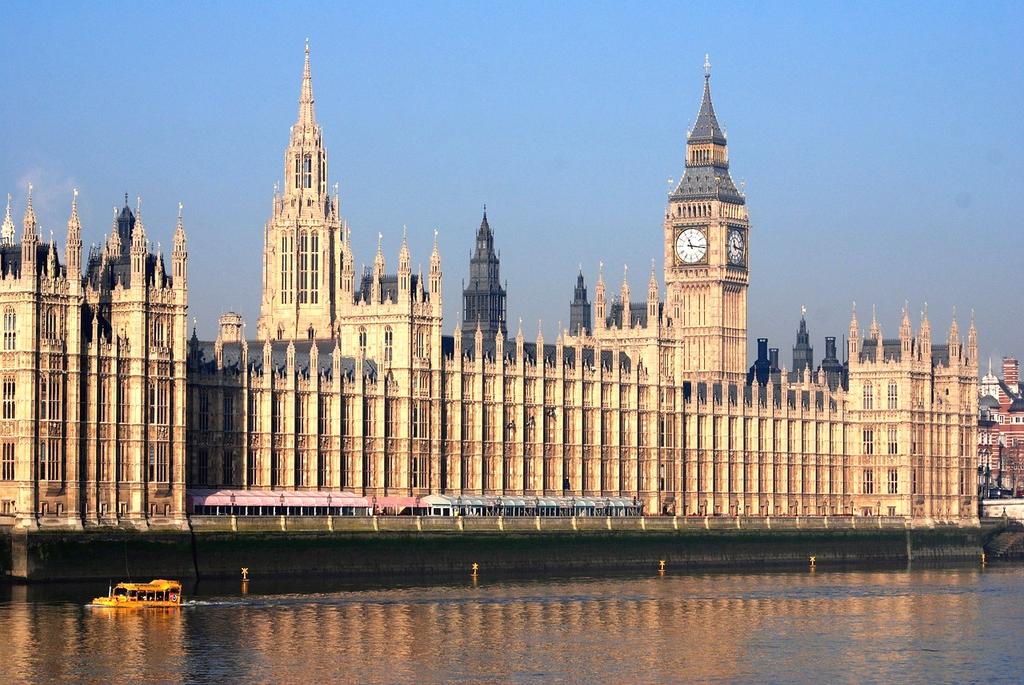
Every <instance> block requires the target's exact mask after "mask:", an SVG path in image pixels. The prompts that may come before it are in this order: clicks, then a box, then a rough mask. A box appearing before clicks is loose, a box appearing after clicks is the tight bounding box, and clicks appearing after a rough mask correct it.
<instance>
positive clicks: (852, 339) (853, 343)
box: [846, 302, 860, 364]
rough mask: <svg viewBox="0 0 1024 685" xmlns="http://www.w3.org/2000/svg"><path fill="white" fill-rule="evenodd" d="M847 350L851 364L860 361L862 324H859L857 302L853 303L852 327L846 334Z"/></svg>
mask: <svg viewBox="0 0 1024 685" xmlns="http://www.w3.org/2000/svg"><path fill="white" fill-rule="evenodd" d="M846 352H847V355H848V356H849V360H850V364H855V363H857V362H858V361H860V326H859V325H858V324H857V303H856V302H854V303H853V308H852V311H851V312H850V329H849V331H848V332H847V336H846Z"/></svg>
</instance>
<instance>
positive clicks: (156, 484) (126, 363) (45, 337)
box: [0, 187, 188, 527]
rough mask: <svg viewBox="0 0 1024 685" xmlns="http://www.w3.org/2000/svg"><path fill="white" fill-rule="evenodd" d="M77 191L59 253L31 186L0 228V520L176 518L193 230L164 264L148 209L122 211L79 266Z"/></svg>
mask: <svg viewBox="0 0 1024 685" xmlns="http://www.w3.org/2000/svg"><path fill="white" fill-rule="evenodd" d="M77 195H78V193H77V191H76V192H75V198H74V199H73V201H72V204H71V218H70V219H69V220H68V226H67V243H66V245H65V249H64V259H63V262H62V260H61V259H60V257H59V256H58V251H57V245H56V244H55V243H54V242H53V240H52V239H51V241H50V242H49V243H41V242H40V240H39V235H38V224H37V220H36V214H35V211H34V209H33V207H32V189H31V187H29V194H28V198H27V200H26V206H25V212H24V218H23V220H22V227H23V228H22V233H21V238H20V241H19V240H16V237H15V229H14V224H13V221H12V219H11V203H10V198H8V204H7V212H6V216H5V218H4V223H3V229H2V231H0V240H2V245H0V274H2V278H0V310H2V317H3V318H2V325H3V344H2V350H0V383H2V414H0V516H6V517H8V518H9V517H15V518H16V520H17V522H18V523H19V525H22V526H27V527H34V526H37V525H43V526H62V527H81V526H83V525H127V526H140V527H146V526H149V525H180V524H181V523H182V521H183V520H184V516H183V508H184V504H185V418H186V412H185V400H186V366H185V362H186V359H185V352H186V349H185V342H186V336H187V333H186V317H187V310H188V291H187V286H186V269H187V259H188V255H187V253H186V249H185V230H184V227H183V225H182V221H181V215H180V211H179V218H178V226H177V228H176V230H175V232H174V237H173V246H174V247H173V251H172V253H171V260H170V270H167V269H166V268H165V264H164V258H163V255H161V254H159V253H153V252H152V251H151V250H150V245H149V241H148V240H147V237H146V229H145V227H144V226H143V223H142V217H141V213H139V212H135V213H133V212H132V211H131V209H130V208H129V207H128V205H127V197H126V198H125V206H124V208H123V209H121V210H120V211H118V210H117V208H115V209H114V223H113V228H112V230H111V232H110V235H109V237H108V238H107V240H106V242H105V243H104V245H103V246H102V248H100V249H94V250H92V251H90V253H89V254H88V255H87V258H86V263H85V265H84V267H83V264H82V240H81V231H82V227H81V223H80V221H79V217H78V198H77Z"/></svg>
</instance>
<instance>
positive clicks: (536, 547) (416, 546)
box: [0, 517, 983, 581]
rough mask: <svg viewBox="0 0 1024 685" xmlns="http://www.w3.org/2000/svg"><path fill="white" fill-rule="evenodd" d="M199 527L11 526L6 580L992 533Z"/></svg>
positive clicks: (551, 522)
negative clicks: (26, 528) (20, 528)
mask: <svg viewBox="0 0 1024 685" xmlns="http://www.w3.org/2000/svg"><path fill="white" fill-rule="evenodd" d="M190 524H191V525H190V530H185V531H163V532H159V531H145V532H140V531H125V530H103V529H97V530H86V531H78V532H66V531H48V530H38V531H14V532H12V533H10V536H9V538H8V540H9V544H8V549H9V553H8V561H7V566H6V568H7V569H9V570H8V571H7V573H8V574H9V575H11V576H12V577H14V578H16V579H20V580H27V581H56V580H78V579H102V580H108V579H120V578H124V577H128V576H130V577H132V578H135V579H139V578H147V579H148V578H157V577H170V578H180V579H194V578H197V577H202V578H217V577H228V578H237V577H239V572H240V569H241V568H242V567H246V568H248V569H249V573H250V577H253V578H257V577H260V576H284V575H314V574H331V575H344V576H353V577H359V576H364V577H370V576H372V577H378V578H379V577H388V576H401V575H444V574H464V573H466V572H468V570H469V569H470V567H471V566H472V564H474V563H477V564H479V565H480V569H481V571H482V572H487V571H492V572H498V573H512V574H515V573H539V572H565V571H568V572H603V571H614V570H629V569H643V568H657V567H658V563H659V562H660V561H662V560H664V561H665V562H666V565H667V567H668V568H669V569H672V570H688V569H690V570H696V569H710V568H722V569H729V568H737V569H743V568H764V567H784V566H806V565H807V564H808V560H809V557H811V556H814V557H815V560H816V564H817V566H818V567H826V566H828V565H833V566H840V565H841V566H849V565H858V564H860V565H881V564H904V563H907V562H908V560H913V561H928V562H941V561H956V560H967V559H972V560H973V559H977V558H979V556H980V553H981V550H982V543H983V534H982V528H981V527H959V526H941V525H932V526H924V527H913V526H911V525H910V524H909V522H901V523H897V522H883V521H881V520H875V519H863V520H851V519H845V520H837V519H830V520H829V521H827V522H825V521H823V520H807V519H804V520H800V521H798V520H796V519H773V520H767V519H750V520H739V519H726V518H709V519H701V518H696V519H673V518H670V517H665V518H662V517H659V518H646V519H644V518H633V519H614V518H613V519H604V518H592V519H576V520H573V519H569V518H563V519H533V518H520V519H498V518H475V519H474V518H465V519H440V518H438V519H434V518H422V519H419V518H415V517H402V518H397V517H396V518H386V517H376V518H361V519H351V518H348V519H341V518H338V519H333V520H331V519H326V518H322V519H316V518H302V519H299V518H293V519H278V518H248V519H243V518H238V519H233V520H232V519H229V518H227V517H220V518H212V517H211V518H204V517H194V518H193V519H192V521H191V522H190ZM826 524H827V525H828V527H825V525H826ZM854 526H856V527H854ZM0 538H2V535H0ZM2 549H3V547H2V545H0V550H2ZM2 558H3V553H2V551H0V559H2ZM2 563H4V562H3V561H0V564H2Z"/></svg>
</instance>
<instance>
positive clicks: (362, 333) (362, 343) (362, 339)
mask: <svg viewBox="0 0 1024 685" xmlns="http://www.w3.org/2000/svg"><path fill="white" fill-rule="evenodd" d="M359 351H360V352H362V353H363V354H364V355H365V354H366V326H360V327H359Z"/></svg>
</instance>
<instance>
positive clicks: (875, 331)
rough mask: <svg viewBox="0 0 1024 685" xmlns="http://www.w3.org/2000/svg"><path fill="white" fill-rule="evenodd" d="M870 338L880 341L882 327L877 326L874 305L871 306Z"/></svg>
mask: <svg viewBox="0 0 1024 685" xmlns="http://www.w3.org/2000/svg"><path fill="white" fill-rule="evenodd" d="M870 330H871V337H872V338H877V339H880V338H881V337H882V327H881V326H879V325H878V317H877V316H876V311H875V305H871V329H870Z"/></svg>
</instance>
